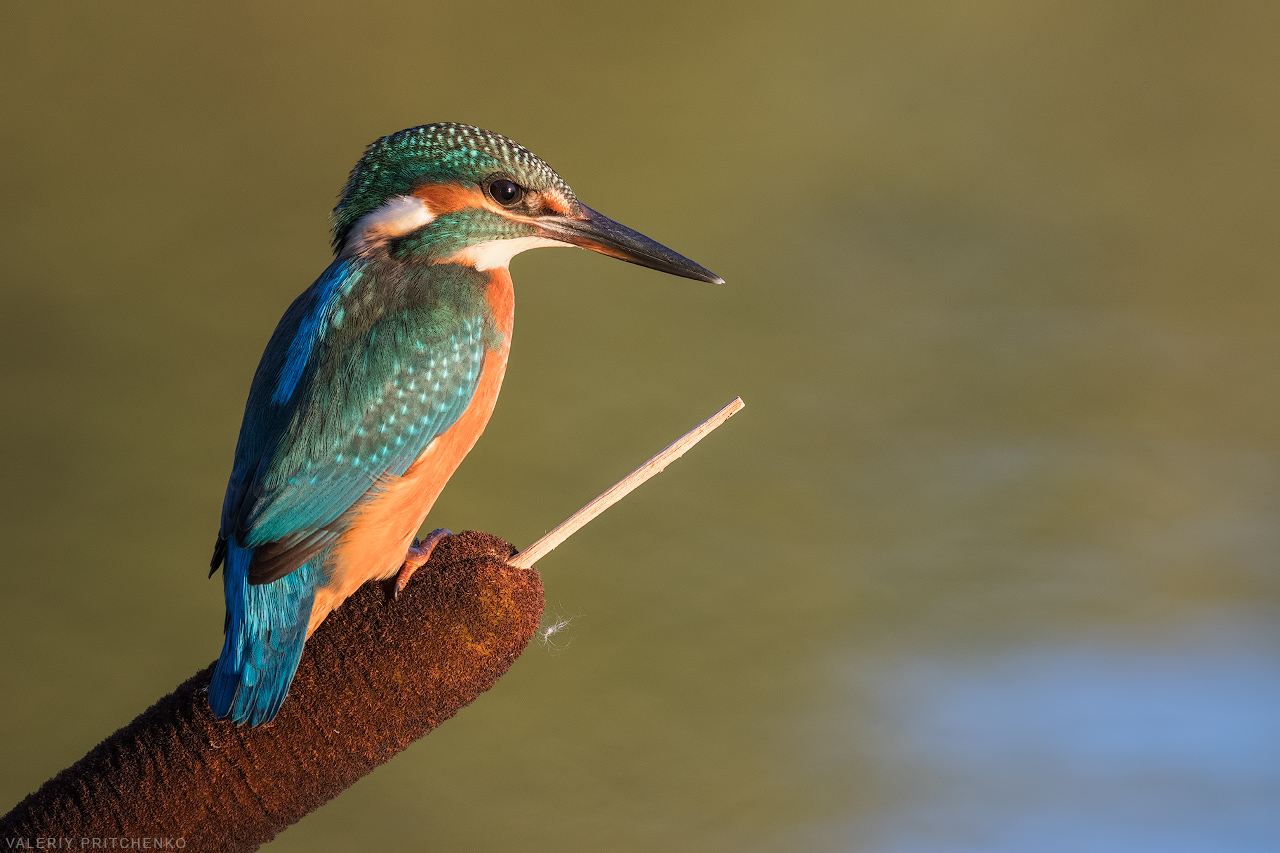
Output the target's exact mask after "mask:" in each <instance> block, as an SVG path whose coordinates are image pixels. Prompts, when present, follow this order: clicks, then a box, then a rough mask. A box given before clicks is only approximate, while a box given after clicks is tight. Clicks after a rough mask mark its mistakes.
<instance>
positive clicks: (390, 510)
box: [307, 269, 514, 636]
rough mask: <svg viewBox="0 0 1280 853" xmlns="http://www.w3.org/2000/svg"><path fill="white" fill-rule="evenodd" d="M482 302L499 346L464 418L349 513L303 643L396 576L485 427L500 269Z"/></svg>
mask: <svg viewBox="0 0 1280 853" xmlns="http://www.w3.org/2000/svg"><path fill="white" fill-rule="evenodd" d="M485 298H486V300H487V301H488V302H489V306H490V308H491V309H492V310H493V313H494V318H495V319H496V320H497V325H498V330H499V331H500V332H501V333H502V343H501V345H499V347H498V348H497V349H495V350H491V351H489V353H487V354H486V355H485V359H484V368H483V370H481V372H480V381H479V383H478V384H477V386H476V393H475V396H474V397H473V398H472V399H471V403H470V405H468V406H467V410H466V411H465V412H463V413H462V417H460V418H458V420H457V422H456V423H454V425H453V426H451V427H449V429H448V430H446V431H445V432H444V433H442V434H441V435H438V436H436V437H435V438H434V439H432V441H431V443H430V444H428V445H427V447H426V449H425V450H423V451H422V455H421V456H419V457H418V458H417V460H416V461H415V462H414V463H413V465H411V466H410V467H409V470H407V471H405V472H404V476H403V477H395V476H386V477H383V478H382V479H381V480H380V481H379V483H378V485H377V487H376V492H375V493H372V494H370V496H369V497H367V498H365V499H364V500H363V501H362V502H361V503H360V504H358V508H356V509H353V510H352V516H351V519H350V522H349V524H348V526H347V530H346V532H345V533H343V534H342V537H341V538H340V539H339V540H338V543H337V545H336V546H335V548H334V550H333V554H332V555H331V556H330V558H329V570H330V580H329V582H328V584H326V585H325V586H324V587H322V588H320V589H319V590H317V591H316V598H315V604H314V605H313V606H312V608H311V621H310V623H309V624H308V625H307V636H311V632H313V631H314V630H315V629H316V626H318V625H319V624H320V623H321V622H322V621H324V618H325V617H326V616H328V615H329V613H330V612H331V611H332V610H333V609H334V608H335V607H337V606H338V605H339V604H341V603H342V602H343V601H345V600H346V599H347V597H348V596H350V595H351V594H352V593H353V592H355V591H356V590H357V589H359V588H360V586H361V585H362V584H364V583H365V582H366V581H370V580H381V579H383V578H389V577H391V575H393V574H395V573H396V571H398V570H399V568H400V566H401V564H402V563H403V562H404V557H405V552H406V551H407V550H408V548H409V545H410V544H411V543H412V542H413V537H414V536H415V535H416V534H417V532H418V529H419V528H420V527H422V522H423V521H425V520H426V518H427V513H429V512H430V511H431V507H432V505H433V504H435V502H436V498H438V497H440V492H442V491H443V490H444V487H445V484H446V483H448V482H449V478H450V477H452V476H453V472H454V471H456V470H457V468H458V465H460V464H461V463H462V460H463V458H464V457H465V456H466V455H467V454H468V453H470V452H471V448H472V447H474V446H475V443H476V440H477V439H479V438H480V433H482V432H484V428H485V426H486V425H487V424H488V423H489V416H490V415H492V414H493V407H494V405H495V404H496V403H497V401H498V391H499V389H501V387H502V378H503V376H504V375H505V374H506V371H507V355H508V353H509V352H510V351H511V330H512V326H513V320H514V294H513V292H512V289H511V276H510V275H509V274H508V273H507V271H506V270H505V269H495V270H493V271H492V272H491V274H490V281H489V287H488V290H487V291H486V293H485Z"/></svg>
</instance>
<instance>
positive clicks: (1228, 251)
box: [0, 0, 1280, 853]
mask: <svg viewBox="0 0 1280 853" xmlns="http://www.w3.org/2000/svg"><path fill="white" fill-rule="evenodd" d="M0 14H3V17H4V19H5V24H4V26H3V27H0V46H2V49H0V64H2V65H3V80H4V82H3V83H2V84H0V92H2V93H3V94H2V98H3V102H2V103H3V109H4V115H5V121H4V122H3V125H2V126H0V134H2V138H3V152H4V154H3V157H0V170H2V174H3V185H4V202H3V204H0V240H2V241H3V257H4V265H3V273H2V274H0V288H2V295H3V308H2V309H0V365H3V367H2V370H0V383H3V400H4V417H3V421H2V425H0V430H3V433H2V436H0V438H2V440H3V441H2V444H0V470H2V471H3V482H4V485H5V488H4V489H3V490H2V492H0V502H2V509H3V512H2V513H0V530H2V535H0V580H3V600H4V603H5V607H4V611H5V618H4V620H3V623H2V625H0V644H2V654H0V680H2V681H3V683H4V685H5V691H4V693H5V699H4V702H3V703H0V768H3V772H0V807H2V808H3V809H7V808H9V806H10V805H12V804H13V803H16V802H17V801H18V800H19V799H20V798H21V797H22V796H24V795H25V794H26V793H27V792H28V791H30V790H32V789H34V788H35V787H36V786H38V785H39V784H40V783H41V782H43V781H44V780H45V779H46V778H47V777H49V776H50V775H52V774H53V773H55V772H56V771H58V770H59V769H61V768H63V767H64V766H66V765H67V764H69V763H70V762H72V761H74V760H75V759H77V758H78V757H80V756H81V755H82V754H83V753H84V752H85V751H86V750H87V749H88V748H90V747H91V746H93V745H94V744H95V743H96V742H97V741H98V740H99V739H101V738H102V737H104V736H105V735H107V734H109V733H110V732H111V731H113V730H114V729H115V728H117V727H118V726H120V725H122V724H124V723H126V722H127V721H128V720H130V719H131V718H132V717H133V716H134V715H135V714H136V713H137V712H139V711H141V710H142V709H143V708H144V707H146V706H147V705H148V704H149V703H150V702H151V701H152V700H154V699H156V698H157V697H159V696H160V695H161V694H163V693H165V692H167V691H168V690H170V689H171V688H172V687H173V686H174V685H176V684H177V683H178V682H180V681H181V680H183V679H184V678H186V677H187V676H188V675H189V674H191V673H192V672H193V671H195V670H196V669H198V668H200V667H202V666H204V665H205V664H207V663H208V662H209V661H211V660H212V659H213V658H214V657H215V656H216V654H217V651H218V649H219V646H220V643H221V628H222V600H221V592H220V583H219V582H217V581H210V580H206V578H205V573H206V566H207V562H208V556H209V552H210V548H211V546H212V544H213V539H214V534H215V532H216V529H217V517H218V511H219V506H220V502H221V498H222V492H223V488H224V487H225V483H226V477H227V473H228V470H229V465H230V460H231V454H232V450H233V447H234V442H235V438H236V432H237V429H238V427H239V422H240V416H241V413H242V407H243V403H244V398H245V394H246V393H247V389H248V385H249V380H250V378H251V376H252V372H253V369H254V366H255V365H256V363H257V360H258V357H259V355H260V354H261V351H262V348H263V346H264V344H265V342H266V339H267V337H268V335H269V334H270V332H271V329H272V328H273V326H274V324H275V323H276V321H277V319H278V318H279V316H280V314H281V313H282V311H283V310H284V308H285V306H286V305H287V304H288V303H289V302H290V301H291V300H292V298H293V297H294V295H295V294H296V293H298V292H299V291H300V290H301V289H302V288H304V287H305V286H306V285H307V284H309V283H310V282H311V280H312V279H313V278H314V277H315V276H316V275H317V274H318V273H319V272H320V270H321V269H323V267H324V266H325V264H326V262H327V257H328V245H327V232H326V228H327V218H326V217H327V213H328V211H329V209H330V207H331V206H332V204H333V202H334V200H335V197H336V194H337V192H338V190H339V189H340V187H341V185H342V183H343V180H344V179H345V177H346V174H347V171H348V170H349V169H350V167H351V166H352V164H353V163H354V162H355V160H356V159H357V158H358V157H359V155H360V153H361V150H362V148H363V146H364V145H365V144H366V143H368V142H369V141H370V140H372V139H374V138H376V137H378V136H380V135H383V134H385V133H390V132H392V131H395V130H398V129H400V128H403V127H408V126H411V125H416V124H421V123H424V122H428V121H438V120H455V121H465V122H470V123H473V124H477V125H480V126H482V127H486V128H489V129H492V130H495V131H498V132H501V133H504V134H507V135H509V136H511V137H513V138H514V139H516V140H517V141H519V142H521V143H523V144H525V145H526V146H528V147H529V148H531V149H532V150H533V151H535V152H536V153H538V154H540V155H541V156H543V157H544V158H546V159H547V160H548V161H549V162H550V163H551V164H552V165H553V166H554V167H556V168H557V169H558V170H559V171H560V172H561V174H562V175H564V177H565V178H566V179H567V180H568V181H569V182H570V183H571V184H572V185H573V187H574V188H575V189H576V190H577V191H578V193H579V195H580V196H581V197H582V198H583V199H584V200H585V201H586V202H587V203H588V204H590V205H592V206H593V207H596V208H597V209H599V210H601V211H603V212H605V213H607V214H608V215H610V216H613V217H615V218H617V219H619V220H620V221H622V222H625V223H627V224H629V225H631V226H633V227H635V228H638V229H640V230H641V231H643V232H645V233H647V234H649V235H650V236H652V237H654V238H655V239H658V240H660V241H663V242H665V243H667V244H669V245H671V246H672V247H674V248H675V249H677V250H678V251H681V252H683V253H685V254H688V255H689V256H690V257H692V258H694V259H695V260H697V261H699V262H701V263H703V264H705V265H706V266H708V267H710V268H711V269H713V270H715V271H716V272H717V273H719V274H721V275H722V276H724V277H725V278H726V279H727V280H728V282H729V283H728V284H727V285H725V286H723V287H713V286H710V285H699V284H695V283H693V282H687V281H683V280H678V279H675V278H670V277H664V276H662V275H659V274H657V273H653V272H651V271H647V270H642V269H639V268H637V267H632V266H629V265H626V264H621V263H617V262H615V261H612V260H608V259H605V258H601V257H598V256H593V255H589V254H588V253H585V252H577V253H567V252H565V253H562V252H534V253H530V254H528V255H524V256H521V257H520V258H518V259H517V260H516V261H515V262H514V264H513V274H514V277H515V280H516V291H517V306H518V310H517V322H516V330H517V331H516V335H515V339H514V341H515V342H514V349H513V353H512V361H511V367H510V371H509V373H508V378H507V382H506V386H505V388H504V391H503V394H502V398H501V400H500V401H499V405H498V409H497V412H496V414H495V416H494V418H493V421H492V423H491V425H490V427H489V429H488V431H487V433H486V434H485V436H484V438H483V439H482V440H481V441H480V443H479V445H478V446H477V448H476V450H475V451H474V452H473V453H472V455H471V456H470V458H469V459H468V460H467V462H466V463H465V464H464V465H463V467H462V468H461V469H460V471H459V473H458V474H457V476H456V477H455V478H454V481H453V482H452V484H451V485H450V487H449V488H448V489H447V490H446V492H445V494H444V496H443V498H442V499H441V500H440V502H439V503H438V505H437V507H436V510H435V511H434V512H433V514H432V517H431V518H430V519H428V524H429V525H430V526H435V525H440V526H448V527H451V528H453V529H455V530H458V529H482V530H487V531H490V532H493V533H496V534H499V535H501V536H503V537H505V538H507V539H509V540H510V541H512V542H514V543H516V544H520V545H525V544H528V543H529V542H531V541H532V540H533V539H535V538H536V537H537V536H539V535H541V533H542V532H544V531H545V530H546V529H549V528H550V527H552V526H554V525H555V524H556V523H558V522H559V521H560V520H562V519H563V518H564V517H565V516H566V515H568V514H569V513H570V512H571V511H573V510H574V509H576V508H577V507H578V506H579V505H581V504H582V503H584V502H585V501H586V500H587V499H589V498H590V497H592V496H594V495H595V494H596V493H597V492H599V491H600V490H601V489H602V488H603V487H605V486H607V485H608V484H610V483H612V482H613V481H614V480H615V479H616V478H617V477H619V476H621V475H622V474H623V473H625V472H626V471H628V470H630V469H631V467H632V466H634V465H635V464H637V463H638V462H640V461H641V460H643V459H644V458H646V457H647V456H648V455H649V454H650V453H651V452H653V451H655V450H656V449H657V448H659V447H660V446H662V445H664V444H665V443H666V442H667V441H669V440H670V439H671V438H673V437H674V436H676V435H678V434H679V433H680V432H682V431H683V430H684V429H686V428H688V427H689V426H691V425H692V424H694V423H696V422H697V421H698V420H700V419H701V418H702V417H704V416H705V415H707V414H709V413H710V412H711V411H713V410H714V409H716V408H718V407H719V406H720V405H722V404H724V403H725V402H727V401H728V400H729V399H731V398H732V397H733V396H735V395H738V394H741V395H742V396H743V397H744V398H745V400H746V402H747V406H748V407H747V409H746V410H745V411H744V412H743V413H742V414H741V415H739V416H738V417H736V418H735V419H734V420H733V421H732V422H731V423H730V424H728V425H727V426H726V427H724V428H723V429H722V430H721V431H720V432H718V433H716V434H715V435H714V436H712V437H711V438H710V439H708V440H707V441H706V442H704V444H703V445H701V446H700V447H699V448H698V449H697V450H696V451H695V452H693V453H692V454H691V455H689V456H688V457H686V458H685V459H684V460H682V461H681V462H679V463H677V464H676V465H675V466H674V467H672V468H671V469H669V471H668V472H667V473H666V474H664V475H663V476H662V477H660V478H658V479H657V480H655V481H653V482H652V483H650V484H648V485H646V486H645V487H644V488H642V489H641V490H639V491H638V492H636V493H635V494H634V495H632V496H631V497H629V498H627V499H626V501H624V502H623V503H622V504H621V505H619V506H618V507H617V508H615V509H613V510H611V511H610V512H609V513H607V514H606V515H605V516H603V517H602V518H600V519H599V520H597V521H596V522H594V523H592V524H591V525H590V526H589V527H588V528H586V529H585V530H584V531H583V532H581V533H579V534H578V535H577V536H576V537H575V538H574V539H573V540H572V541H571V542H570V543H569V544H568V545H566V546H564V547H562V548H561V549H560V550H558V551H557V552H556V553H555V554H554V555H552V556H551V557H549V558H547V559H546V560H544V561H543V563H542V565H541V569H542V572H543V577H544V580H545V583H546V588H547V597H548V614H549V616H557V615H559V616H567V617H572V621H571V624H570V626H569V627H568V628H567V629H566V630H564V631H562V632H561V633H559V634H557V635H556V636H555V638H554V640H555V645H554V646H543V645H541V644H534V645H532V646H531V647H530V648H529V649H528V651H527V652H526V653H525V654H524V656H523V657H522V658H521V659H520V660H519V661H518V662H517V664H516V665H515V666H514V667H513V669H512V671H511V672H510V673H509V674H508V675H507V676H506V677H505V678H504V679H503V680H502V682H501V683H500V684H499V685H498V686H497V687H496V688H495V689H494V690H493V691H492V692H490V693H488V694H485V695H484V696H482V697H481V698H480V699H479V700H478V701H477V702H476V703H475V704H474V705H473V706H472V707H470V708H468V709H466V710H465V711H464V712H462V713H461V714H460V715H459V716H458V717H457V718H456V719H455V720H453V721H451V722H449V723H448V724H447V725H445V726H444V727H443V728H441V729H440V730H439V731H438V732H436V733H435V734H433V735H432V736H431V737H429V738H426V739H425V740H423V741H421V742H419V743H418V744H416V745H415V746H414V747H413V748H411V749H410V750H408V751H407V752H406V753H405V754H403V755H401V756H399V757H398V758H396V759H395V760H394V761H392V762H391V763H390V764H389V765H387V766H385V767H383V768H381V769H380V770H379V771H377V772H375V773H374V774H372V775H371V776H369V777H368V778H366V779H365V780H363V781H361V782H360V783H359V784H357V785H356V786H355V787H354V788H352V789H351V790H350V791H348V792H347V793H346V794H344V795H343V796H342V797H340V798H339V799H337V800H336V801H334V802H333V803H331V804H329V805H328V806H327V807H325V808H324V809H322V810H320V811H319V812H317V813H316V814H314V815H312V816H310V817H308V818H307V819H305V820H304V821H302V822H301V823H300V824H298V825H297V826H296V827H294V828H292V829H290V830H288V831H287V832H285V833H284V834H283V835H282V836H281V837H280V838H279V839H278V840H277V841H276V842H275V843H274V845H273V848H272V849H275V850H281V851H285V850H300V851H301V850H338V849H352V848H359V849H376V848H379V847H385V848H393V849H409V850H501V849H519V850H556V851H572V850H583V851H587V850H618V851H626V850H637V851H640V850H646V851H647V850H690V851H710V850H733V851H738V850H800V849H804V850H868V851H885V853H943V852H944V851H945V852H946V853H951V851H1023V850H1037V851H1058V850H1062V851H1078V850H1090V851H1112V850H1114V851H1161V853H1167V852H1168V851H1183V850H1187V851H1192V850H1195V851H1200V850H1212V851H1262V850H1275V849H1280V809H1277V808H1276V807H1275V804H1276V802H1277V801H1280V623H1277V621H1276V615H1277V604H1278V603H1280V571H1278V566H1277V557H1276V555H1277V551H1278V550H1280V531H1278V529H1277V526H1276V518H1277V511H1278V510H1280V370H1278V369H1277V367H1278V366H1280V336H1278V335H1277V327H1278V324H1280V292H1278V290H1277V287H1276V281H1277V276H1276V267H1277V262H1276V253H1277V246H1280V240H1278V239H1277V238H1278V237H1280V183H1278V178H1280V158H1278V157H1277V151H1280V109H1277V104H1280V51H1277V50H1276V44H1277V38H1278V37H1280V6H1277V5H1276V4H1272V3H1263V2H1259V3H1229V4H1214V3H1195V2H1132V1H1131V0H1126V1H1125V2H1116V0H1106V2H1102V1H1101V0H1097V2H1076V3H1059V2H1052V3H1043V2H1012V0H1011V2H969V3H951V4H948V3H915V2H913V3H900V4H849V3H836V2H813V3H806V2H799V3H788V4H740V5H738V6H736V7H730V6H726V5H723V4H710V3H689V2H681V3H661V2H658V3H647V4H643V5H638V6H632V5H626V6H624V5H609V4H603V5H601V4H591V5H588V4H569V3H540V4H528V3H502V2H495V3H487V4H484V5H482V6H481V5H475V6H458V5H447V4H432V3H387V2H368V3H362V4H339V3H274V2H268V3H217V4H168V3H156V2H150V3H113V4H103V3H83V2H82V3H47V4H30V5H19V4H10V5H9V6H8V7H6V9H5V11H4V12H3V13H0Z"/></svg>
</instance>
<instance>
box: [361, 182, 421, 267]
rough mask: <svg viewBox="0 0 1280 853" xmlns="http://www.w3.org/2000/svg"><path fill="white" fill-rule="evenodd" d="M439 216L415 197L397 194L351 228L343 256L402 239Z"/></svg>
mask: <svg viewBox="0 0 1280 853" xmlns="http://www.w3.org/2000/svg"><path fill="white" fill-rule="evenodd" d="M435 218H436V216H435V214H434V213H432V212H431V208H429V207H427V203H426V202H425V201H423V200H422V199H420V198H417V197H416V196H411V195H398V196H392V197H391V198H389V199H387V200H386V201H384V202H383V203H382V204H381V205H380V206H379V207H378V208H377V209H376V210H373V211H370V212H369V213H366V214H365V215H364V216H362V217H360V219H359V221H357V222H356V224H355V225H354V226H353V227H352V229H351V236H350V237H349V238H347V246H346V249H345V251H343V254H344V255H349V254H352V255H358V254H361V253H362V252H367V251H368V250H369V249H372V248H374V247H376V246H381V245H382V244H383V243H385V242H387V241H388V240H392V239H395V238H396V237H403V236H404V235H405V234H408V233H409V232H411V231H417V230H418V229H419V228H421V227H422V226H424V225H427V224H429V223H430V222H431V220H433V219H435Z"/></svg>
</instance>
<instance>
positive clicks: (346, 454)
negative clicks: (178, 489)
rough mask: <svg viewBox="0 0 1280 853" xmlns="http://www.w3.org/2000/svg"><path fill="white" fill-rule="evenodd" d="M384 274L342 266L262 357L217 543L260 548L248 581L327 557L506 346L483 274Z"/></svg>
mask: <svg viewBox="0 0 1280 853" xmlns="http://www.w3.org/2000/svg"><path fill="white" fill-rule="evenodd" d="M381 272H382V274H379V273H380V270H378V269H377V268H373V267H371V266H370V265H368V264H363V263H361V262H352V261H335V262H334V263H333V264H332V265H331V266H330V267H329V269H328V270H326V271H325V273H324V275H322V276H321V277H320V278H319V279H318V280H317V281H316V283H315V284H313V285H312V286H311V287H310V288H308V289H307V291H306V292H304V293H303V294H302V295H301V296H300V297H298V299H297V300H296V301H295V302H294V304H293V305H292V306H290V308H289V310H288V311H287V312H286V313H285V316H284V318H283V319H282V320H281V322H280V325H279V326H278V327H277V329H276V332H275V334H274V335H273V336H272V339H271V342H270V343H269V344H268V346H267V351H266V353H265V354H264V355H263V359H262V362H261V364H260V365H259V367H258V372H257V375H256V376H255V377H254V382H253V387H252V389H251V390H250V393H249V401H248V405H247V407H246V411H245V419H244V424H243V426H242V427H241V434H240V442H239V444H238V445H237V447H236V459H235V464H234V466H233V469H232V475H231V480H230V482H229V483H228V487H227V495H226V498H225V500H224V502H223V512H222V526H221V531H220V533H219V544H220V550H225V547H226V546H225V541H226V540H233V541H234V542H235V543H236V544H238V545H239V546H240V547H243V548H246V549H252V550H253V552H254V554H253V557H252V560H251V562H250V565H249V570H248V578H249V582H250V583H254V584H260V583H267V582H270V581H272V580H275V579H276V578H280V577H283V576H284V575H286V574H288V573H289V572H291V571H293V570H294V569H296V568H298V567H299V566H301V565H302V564H303V563H305V562H306V561H307V560H308V559H310V558H311V557H312V556H314V555H315V554H317V553H319V552H320V551H321V550H323V549H324V548H325V547H326V546H327V545H329V544H330V543H331V542H332V541H333V540H334V539H336V538H337V536H338V535H340V534H341V529H342V524H343V521H342V519H343V516H344V514H345V513H346V512H347V511H348V510H349V509H351V508H352V507H353V506H354V505H355V504H356V503H357V502H359V501H360V499H361V498H362V497H364V495H365V494H366V493H368V492H369V490H370V489H372V488H375V487H376V484H377V483H378V480H379V478H381V477H383V476H385V475H388V474H389V475H394V476H400V475H402V474H404V472H405V471H406V470H407V469H408V467H409V466H410V465H412V464H413V462H414V460H416V459H417V458H418V457H419V456H420V455H421V454H422V451H423V450H424V449H425V448H426V446H427V444H429V443H430V442H431V440H432V439H434V438H435V437H436V436H438V435H440V434H441V433H443V432H445V431H446V430H447V429H448V428H449V427H450V426H452V425H453V423H454V422H455V421H457V419H458V418H459V417H461V415H462V413H463V412H464V411H465V410H466V408H467V405H468V404H469V403H470V401H471V398H472V396H473V395H474V393H475V389H476V386H477V384H478V382H479V378H480V372H481V369H482V367H483V365H484V357H485V350H486V348H487V345H489V344H491V343H492V340H491V339H492V337H493V336H494V335H495V334H496V333H495V332H494V331H492V328H493V327H492V320H491V317H490V316H489V311H488V307H487V305H486V303H485V302H484V298H483V283H482V282H481V281H478V280H477V278H478V274H476V273H475V271H474V270H469V269H466V268H463V267H457V266H453V265H439V266H432V267H425V268H422V269H420V270H413V271H411V272H410V273H406V272H403V271H402V270H400V269H396V270H395V271H394V272H393V273H389V272H385V271H381ZM218 556H219V555H218V554H217V553H215V561H217V559H218ZM215 567H216V563H215Z"/></svg>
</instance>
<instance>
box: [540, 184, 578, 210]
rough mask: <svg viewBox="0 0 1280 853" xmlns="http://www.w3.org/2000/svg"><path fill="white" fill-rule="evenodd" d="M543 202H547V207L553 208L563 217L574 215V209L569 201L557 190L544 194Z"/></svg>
mask: <svg viewBox="0 0 1280 853" xmlns="http://www.w3.org/2000/svg"><path fill="white" fill-rule="evenodd" d="M542 200H543V201H544V202H546V204H547V207H549V208H551V209H552V210H554V211H555V212H556V213H558V214H560V215H561V216H568V215H569V214H571V213H573V207H572V206H570V204H569V202H568V200H567V199H566V198H565V197H564V196H563V195H561V194H560V193H558V192H556V191H555V190H547V191H546V192H544V193H543V194H542Z"/></svg>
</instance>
